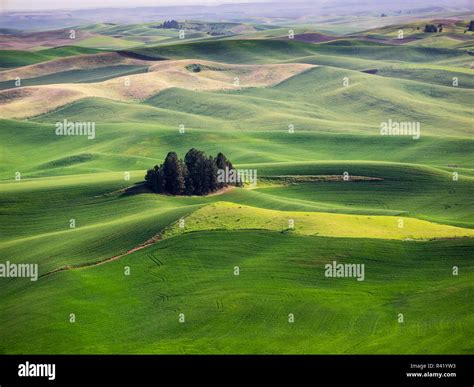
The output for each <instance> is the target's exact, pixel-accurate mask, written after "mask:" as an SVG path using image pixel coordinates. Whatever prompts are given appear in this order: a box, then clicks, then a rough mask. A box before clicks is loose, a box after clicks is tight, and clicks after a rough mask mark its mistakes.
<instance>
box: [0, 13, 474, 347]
mask: <svg viewBox="0 0 474 387" xmlns="http://www.w3.org/2000/svg"><path fill="white" fill-rule="evenodd" d="M376 19H377V20H379V19H380V18H375V17H374V18H365V19H364V21H363V23H362V22H361V23H362V25H361V26H359V25H357V21H354V20H352V19H347V20H345V22H344V23H341V24H338V25H333V24H331V23H330V22H329V21H327V22H326V21H324V20H322V21H320V25H319V26H317V27H314V26H313V25H310V24H309V23H308V24H301V23H300V24H297V25H295V26H294V27H289V24H288V22H286V23H282V24H280V25H277V24H278V23H277V24H271V25H270V24H265V23H263V22H262V23H257V22H249V23H227V24H225V23H222V25H219V26H218V27H219V28H220V31H224V32H223V33H222V34H220V33H219V34H217V35H215V36H214V35H212V34H208V33H206V32H203V31H206V28H208V27H209V23H208V22H206V21H201V22H194V24H193V23H188V24H187V25H185V26H184V27H183V29H184V30H185V31H186V35H185V38H184V39H180V38H179V30H177V29H160V28H156V27H155V25H156V24H158V22H157V23H140V24H112V23H97V24H85V25H79V26H78V27H76V38H75V39H69V42H68V44H63V41H61V42H60V43H58V45H57V46H54V47H52V46H51V45H48V44H43V43H41V42H39V41H38V40H36V43H35V44H37V45H36V46H35V45H34V44H30V46H28V45H27V44H26V43H25V42H24V39H26V38H25V36H24V35H21V34H19V33H18V34H17V35H15V34H16V32H15V31H9V32H8V33H9V34H10V35H9V36H10V38H9V39H10V41H11V42H13V43H12V44H11V45H9V46H8V47H2V50H0V263H5V262H7V261H9V262H10V263H17V264H20V263H28V264H37V265H38V268H39V278H38V280H37V281H30V280H29V279H25V278H0V353H2V354H26V353H27V354H125V353H133V354H165V353H166V354H247V353H250V354H418V353H423V354H431V353H433V354H466V353H473V352H474V313H473V312H474V307H473V302H472V300H473V298H474V238H473V237H474V204H473V203H474V202H473V198H474V156H473V155H474V138H473V133H474V109H473V101H474V69H473V66H474V56H473V55H474V35H473V34H474V32H472V31H467V32H465V30H466V28H467V27H466V26H467V25H468V24H469V21H470V20H473V19H474V14H463V15H458V16H456V17H455V18H454V17H452V18H448V17H446V18H445V19H443V21H442V22H443V25H444V28H443V31H442V32H441V33H427V32H424V27H425V25H426V24H431V23H433V24H437V23H438V22H439V21H438V19H440V17H428V16H423V17H421V16H420V17H419V18H417V19H416V20H414V19H413V18H411V19H410V20H408V19H407V20H404V19H403V18H399V17H398V18H391V17H388V19H390V23H387V25H386V26H379V25H378V24H377V23H375V21H376ZM433 20H434V21H433ZM161 22H162V21H160V23H161ZM213 28H214V27H213ZM216 28H217V27H216ZM289 28H293V30H294V31H293V32H294V37H292V38H289V35H288V30H289ZM399 30H403V31H404V37H403V38H402V39H398V36H397V34H398V31H399ZM58 31H59V32H58ZM49 33H50V34H52V35H54V36H52V37H51V39H57V36H58V34H59V35H61V34H63V35H64V36H66V40H67V34H69V28H68V29H67V30H57V29H56V30H49ZM42 36H43V38H44V32H43V35H42ZM22 39H23V40H22ZM19 42H20V43H21V44H20V43H19ZM38 42H39V43H38ZM1 44H3V43H0V45H1ZM15 44H17V45H18V47H16V46H15ZM190 65H198V66H199V69H200V71H198V72H193V71H192V70H190V68H191V67H190ZM17 78H19V79H20V84H19V85H18V84H15V82H17V81H18V79H17ZM63 120H68V121H72V122H93V123H94V124H95V135H94V138H88V137H87V136H84V135H82V136H80V135H77V136H58V135H56V133H55V130H56V125H57V123H58V122H63ZM389 120H391V121H393V122H410V123H411V122H416V123H419V125H420V136H419V138H417V139H415V138H413V136H410V135H399V136H395V135H394V136H389V135H386V136H384V135H381V133H380V127H381V123H383V122H387V121H389ZM183 128H184V130H183ZM191 148H197V149H200V150H203V151H205V152H206V153H207V154H208V155H213V156H216V155H217V153H219V152H223V153H224V154H225V155H226V156H227V157H229V159H230V160H232V163H233V164H234V166H235V167H236V168H239V169H252V170H256V171H257V172H258V182H257V185H256V186H252V185H250V184H245V185H244V186H243V187H233V188H232V189H226V190H223V191H222V192H218V193H217V194H213V195H209V196H171V195H162V194H154V193H150V192H140V190H138V193H136V192H135V193H130V189H129V188H130V187H136V186H139V184H140V183H141V182H143V180H144V175H145V173H146V170H147V169H148V168H151V167H152V166H154V165H156V164H158V163H161V162H162V160H163V158H164V157H165V156H166V154H167V153H168V152H170V151H175V152H177V154H178V155H179V156H180V157H183V156H184V154H185V153H186V152H187V151H188V150H189V149H191ZM345 174H346V176H348V178H347V179H344V178H343V176H344V175H345ZM180 220H181V221H182V222H183V223H184V225H185V226H184V227H180V225H179V222H180ZM290 220H291V222H293V225H290V223H289V221H290ZM71 221H73V222H71ZM72 224H73V226H74V227H71V225H72ZM333 261H337V262H338V263H351V264H364V265H365V279H364V280H363V281H357V279H356V278H328V277H326V276H325V265H326V264H331V263H332V262H333Z"/></svg>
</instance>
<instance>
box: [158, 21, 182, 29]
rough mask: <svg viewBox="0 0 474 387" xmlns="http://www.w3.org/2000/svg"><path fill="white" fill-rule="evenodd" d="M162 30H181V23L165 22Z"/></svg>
mask: <svg viewBox="0 0 474 387" xmlns="http://www.w3.org/2000/svg"><path fill="white" fill-rule="evenodd" d="M161 28H176V29H178V28H180V26H179V23H178V22H177V21H176V20H169V21H165V22H164V23H163V24H162V26H161Z"/></svg>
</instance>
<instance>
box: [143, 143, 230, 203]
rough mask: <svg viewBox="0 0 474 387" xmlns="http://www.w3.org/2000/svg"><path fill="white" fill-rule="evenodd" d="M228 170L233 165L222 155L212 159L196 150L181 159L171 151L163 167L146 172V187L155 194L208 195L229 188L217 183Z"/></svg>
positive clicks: (223, 183)
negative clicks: (220, 171) (220, 175)
mask: <svg viewBox="0 0 474 387" xmlns="http://www.w3.org/2000/svg"><path fill="white" fill-rule="evenodd" d="M225 169H228V170H232V169H233V166H232V163H231V162H230V160H228V159H227V158H226V157H225V155H224V154H223V153H219V154H218V155H217V157H215V158H213V157H212V156H207V155H206V154H205V153H204V152H203V151H200V150H197V149H194V148H193V149H190V150H189V151H188V153H186V156H185V157H184V160H182V159H179V158H178V155H177V154H176V153H175V152H169V153H168V154H167V155H166V157H165V160H164V162H163V164H161V165H159V166H158V165H155V166H154V167H153V168H151V169H149V170H148V171H147V173H146V175H145V184H146V185H147V186H148V187H149V188H150V189H151V190H152V191H153V192H156V193H167V194H171V195H208V194H210V193H212V192H215V191H217V190H219V189H221V188H224V187H225V186H227V185H229V184H228V183H225V182H219V181H218V180H219V179H218V171H219V170H225ZM233 185H239V183H236V184H233Z"/></svg>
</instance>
